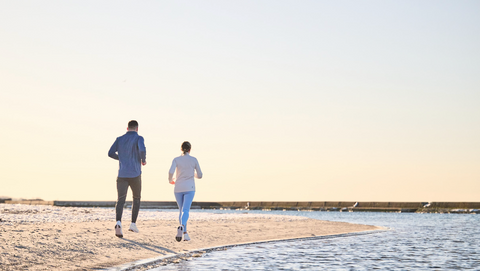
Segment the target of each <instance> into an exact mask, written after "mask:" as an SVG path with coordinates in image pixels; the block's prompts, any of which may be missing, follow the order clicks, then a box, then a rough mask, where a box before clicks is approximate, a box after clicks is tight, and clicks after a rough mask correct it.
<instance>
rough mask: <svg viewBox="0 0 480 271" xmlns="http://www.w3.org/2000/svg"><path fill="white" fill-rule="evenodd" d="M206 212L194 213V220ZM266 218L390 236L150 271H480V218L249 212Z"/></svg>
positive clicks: (250, 249) (268, 249)
mask: <svg viewBox="0 0 480 271" xmlns="http://www.w3.org/2000/svg"><path fill="white" fill-rule="evenodd" d="M205 211H207V210H192V211H191V215H192V216H193V215H195V212H205ZM208 212H216V213H232V212H240V211H232V210H208ZM241 212H245V211H241ZM262 212H268V213H269V214H276V215H296V216H305V217H309V218H313V219H320V220H328V221H341V222H350V223H358V224H367V225H376V226H383V227H386V228H388V230H386V231H380V232H376V233H372V234H364V235H355V236H347V237H337V238H327V239H308V240H296V241H279V242H272V243H260V244H252V245H245V246H237V247H233V248H229V249H227V250H221V251H212V252H208V253H205V254H204V255H203V256H202V257H199V258H192V259H191V260H188V261H180V263H172V264H168V265H165V266H160V267H156V268H154V269H150V271H164V270H171V271H194V270H195V271H197V270H210V271H211V270H480V215H475V214H420V213H378V212H319V211H316V212H303V211H249V213H262Z"/></svg>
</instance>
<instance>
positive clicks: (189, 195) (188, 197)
mask: <svg viewBox="0 0 480 271" xmlns="http://www.w3.org/2000/svg"><path fill="white" fill-rule="evenodd" d="M194 196H195V191H190V192H184V193H183V214H182V216H181V218H180V219H181V224H182V225H183V226H184V229H183V232H187V221H188V218H189V217H190V207H191V206H192V202H193V197H194Z"/></svg>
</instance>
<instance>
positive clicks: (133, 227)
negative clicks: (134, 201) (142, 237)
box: [128, 223, 140, 233]
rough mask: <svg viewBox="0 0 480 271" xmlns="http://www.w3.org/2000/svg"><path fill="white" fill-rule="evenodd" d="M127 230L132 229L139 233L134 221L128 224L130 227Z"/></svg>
mask: <svg viewBox="0 0 480 271" xmlns="http://www.w3.org/2000/svg"><path fill="white" fill-rule="evenodd" d="M128 230H129V231H133V232H136V233H139V232H140V231H139V230H138V228H137V225H136V224H135V223H132V224H130V228H129V229H128Z"/></svg>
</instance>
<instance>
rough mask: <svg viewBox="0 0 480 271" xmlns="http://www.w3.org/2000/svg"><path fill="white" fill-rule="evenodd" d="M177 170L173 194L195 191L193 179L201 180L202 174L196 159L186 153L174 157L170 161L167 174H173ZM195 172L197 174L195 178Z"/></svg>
mask: <svg viewBox="0 0 480 271" xmlns="http://www.w3.org/2000/svg"><path fill="white" fill-rule="evenodd" d="M175 169H176V170H177V177H176V180H175V190H174V192H175V193H179V192H189V191H195V179H194V178H195V177H197V179H201V178H202V176H203V174H202V170H201V169H200V165H199V164H198V161H197V158H195V157H193V156H190V154H188V153H186V154H183V155H182V156H179V157H176V158H175V159H173V161H172V166H171V167H170V170H169V171H168V173H170V174H173V173H174V172H175ZM195 171H196V172H197V174H196V176H195Z"/></svg>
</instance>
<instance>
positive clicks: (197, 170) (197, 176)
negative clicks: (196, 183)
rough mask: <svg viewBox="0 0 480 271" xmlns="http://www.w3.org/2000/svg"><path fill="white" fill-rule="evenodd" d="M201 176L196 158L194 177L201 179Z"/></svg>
mask: <svg viewBox="0 0 480 271" xmlns="http://www.w3.org/2000/svg"><path fill="white" fill-rule="evenodd" d="M195 160H196V159H195ZM202 177H203V173H202V170H201V169H200V164H199V163H198V160H196V163H195V178H197V179H201V178H202Z"/></svg>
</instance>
